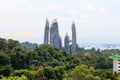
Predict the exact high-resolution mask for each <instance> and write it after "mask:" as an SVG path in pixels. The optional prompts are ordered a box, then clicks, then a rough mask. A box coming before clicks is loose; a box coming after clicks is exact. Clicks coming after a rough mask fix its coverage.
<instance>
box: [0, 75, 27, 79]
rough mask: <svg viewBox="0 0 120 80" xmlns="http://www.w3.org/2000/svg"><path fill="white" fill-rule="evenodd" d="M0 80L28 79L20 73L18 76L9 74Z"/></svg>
mask: <svg viewBox="0 0 120 80" xmlns="http://www.w3.org/2000/svg"><path fill="white" fill-rule="evenodd" d="M1 80H28V79H27V77H26V76H24V75H22V76H21V77H18V76H10V77H8V78H7V77H2V78H1Z"/></svg>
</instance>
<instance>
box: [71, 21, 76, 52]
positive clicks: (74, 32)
mask: <svg viewBox="0 0 120 80" xmlns="http://www.w3.org/2000/svg"><path fill="white" fill-rule="evenodd" d="M71 49H72V50H71V52H72V53H75V52H76V50H77V44H76V28H75V23H74V21H73V23H72V48H71Z"/></svg>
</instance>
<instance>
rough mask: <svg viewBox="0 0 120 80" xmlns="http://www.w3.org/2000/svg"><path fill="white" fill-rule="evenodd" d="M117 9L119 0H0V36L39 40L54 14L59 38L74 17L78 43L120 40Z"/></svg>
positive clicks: (41, 38) (115, 41) (109, 42)
mask: <svg viewBox="0 0 120 80" xmlns="http://www.w3.org/2000/svg"><path fill="white" fill-rule="evenodd" d="M119 9H120V1H119V0H106V1H104V0H101V1H96V0H91V1H88V0H75V1H73V0H66V3H64V1H63V0H61V1H56V0H51V1H46V0H44V1H43V0H36V1H32V0H31V1H28V0H0V11H1V13H0V37H2V38H7V39H9V38H12V39H15V40H19V41H20V42H24V41H29V42H34V43H39V44H42V43H43V41H44V27H45V21H46V20H45V19H46V17H48V20H49V21H50V25H51V24H52V23H51V21H53V19H55V18H57V20H58V26H59V33H60V36H61V37H62V40H64V37H65V35H66V32H68V34H69V36H70V35H71V25H72V21H73V20H74V21H75V25H76V34H77V43H78V44H105V43H106V44H120V37H119V35H120V22H119V21H120V11H119ZM70 39H71V36H70ZM62 43H63V42H62Z"/></svg>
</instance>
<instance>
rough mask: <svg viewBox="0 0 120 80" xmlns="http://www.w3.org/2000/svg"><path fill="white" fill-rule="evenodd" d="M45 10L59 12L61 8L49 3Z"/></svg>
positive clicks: (61, 6)
mask: <svg viewBox="0 0 120 80" xmlns="http://www.w3.org/2000/svg"><path fill="white" fill-rule="evenodd" d="M44 7H45V8H46V10H52V11H59V10H61V9H62V8H63V5H61V4H55V3H49V4H46V5H45V6H44Z"/></svg>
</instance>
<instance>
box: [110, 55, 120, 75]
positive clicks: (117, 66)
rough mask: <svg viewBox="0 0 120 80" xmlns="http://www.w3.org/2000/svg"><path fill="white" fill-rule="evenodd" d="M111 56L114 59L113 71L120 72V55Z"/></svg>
mask: <svg viewBox="0 0 120 80" xmlns="http://www.w3.org/2000/svg"><path fill="white" fill-rule="evenodd" d="M110 58H112V59H113V73H119V72H120V56H119V55H115V56H111V57H110Z"/></svg>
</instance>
